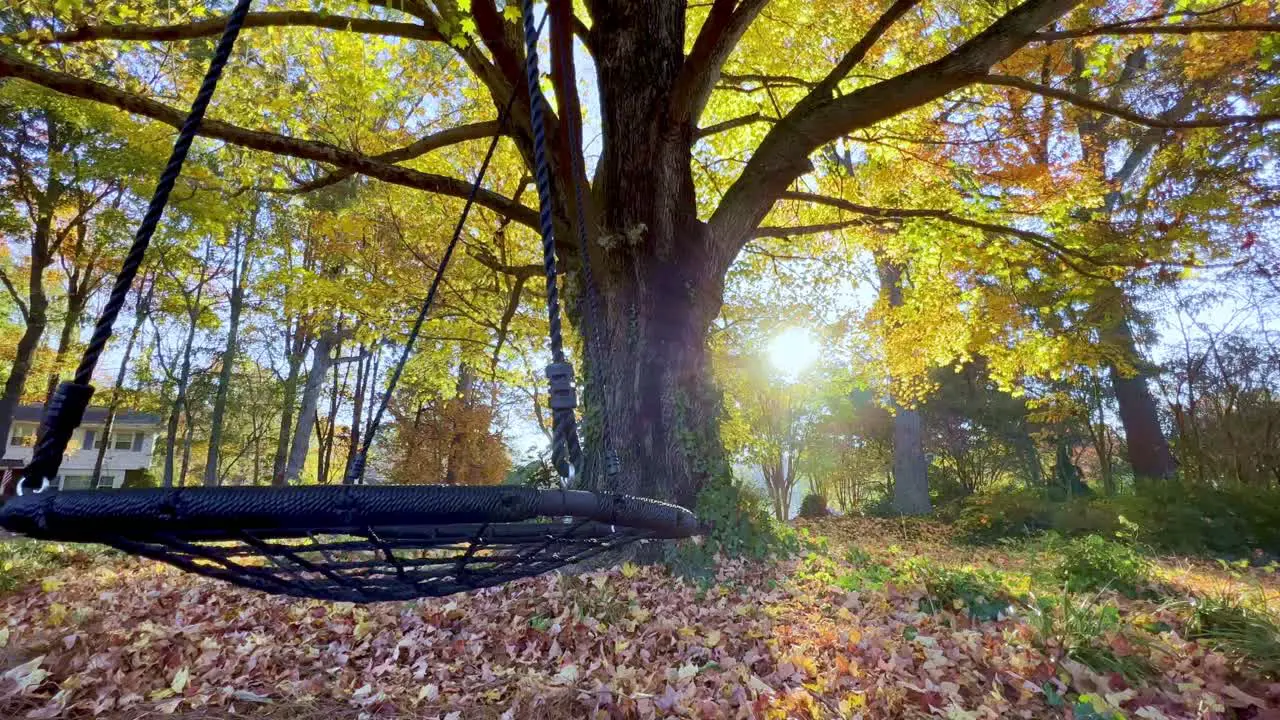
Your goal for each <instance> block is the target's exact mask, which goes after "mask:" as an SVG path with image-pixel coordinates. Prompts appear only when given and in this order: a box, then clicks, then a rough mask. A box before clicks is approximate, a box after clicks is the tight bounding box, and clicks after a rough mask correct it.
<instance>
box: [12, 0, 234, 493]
mask: <svg viewBox="0 0 1280 720" xmlns="http://www.w3.org/2000/svg"><path fill="white" fill-rule="evenodd" d="M251 2H252V0H239V2H237V3H236V6H235V8H233V9H232V11H231V15H230V16H229V17H228V18H227V26H226V28H225V29H224V30H223V31H222V37H221V38H219V39H218V45H217V47H216V48H215V49H214V51H213V59H212V60H211V61H210V62H209V69H208V70H207V71H206V72H205V75H204V80H203V81H202V82H201V83H200V90H199V92H197V93H196V97H195V100H194V101H193V102H192V103H191V111H190V112H189V113H188V114H187V118H186V120H184V121H183V122H182V127H181V128H179V130H178V137H177V139H176V140H174V143H173V151H172V152H171V153H170V154H169V161H168V163H166V164H165V167H164V172H163V173H161V174H160V179H159V181H158V182H157V183H156V189H155V192H154V193H152V195H151V202H150V204H149V205H148V206H147V213H146V215H144V216H143V218H142V224H140V225H139V226H138V232H137V234H135V235H134V238H133V244H132V245H131V246H130V247H129V254H128V255H126V256H125V260H124V264H123V265H122V266H121V268H120V274H119V275H117V276H116V282H115V285H114V286H113V287H112V288H111V295H110V296H109V297H108V298H107V303H106V305H104V306H103V308H102V314H101V315H99V316H98V321H97V323H96V324H95V325H94V328H93V336H92V337H91V338H90V339H89V344H88V346H87V347H86V348H85V350H84V355H82V356H81V358H80V366H79V367H77V368H76V373H75V376H74V380H72V381H70V382H63V383H61V384H60V385H59V386H58V389H57V390H56V391H55V392H54V394H53V397H52V398H50V400H49V406H48V407H47V408H45V415H44V418H43V420H41V423H40V424H41V427H40V439H39V441H38V442H37V443H36V446H35V448H34V449H33V450H32V455H31V462H30V463H28V464H27V467H26V468H25V469H24V470H23V481H25V482H32V483H36V484H38V486H41V487H43V486H46V485H47V484H48V482H49V480H51V479H52V478H53V477H55V476H56V475H57V474H58V467H59V465H61V464H62V455H63V453H65V452H66V450H67V445H68V444H69V443H70V442H71V434H72V433H74V432H75V429H76V428H77V427H79V426H80V422H81V420H83V419H84V413H85V410H86V409H88V407H89V400H90V398H92V397H93V386H92V385H90V384H89V383H90V382H91V381H92V380H93V371H94V369H95V368H96V367H97V366H98V360H99V358H101V357H102V351H103V350H104V349H105V348H106V346H107V341H108V340H110V339H111V332H112V327H113V326H114V325H115V323H116V317H117V316H118V315H119V314H120V310H121V309H122V308H123V307H124V304H125V299H126V298H127V296H128V295H129V289H130V288H131V287H132V286H133V280H134V278H135V277H137V275H138V269H139V268H140V267H142V261H143V259H144V258H145V257H146V254H147V248H148V247H149V246H150V245H151V238H152V236H153V235H155V232H156V227H157V226H158V225H159V224H160V218H161V216H163V215H164V209H165V207H166V206H167V205H168V204H169V195H170V194H171V193H172V192H173V186H174V184H175V183H177V181H178V176H179V175H181V174H182V166H183V164H184V163H185V162H186V160H187V153H188V152H189V151H190V150H191V143H192V141H194V140H195V137H196V133H197V132H199V130H200V124H201V122H203V121H204V114H205V111H206V110H208V109H209V102H210V101H211V100H212V99H213V93H214V91H215V90H217V89H218V81H219V80H220V79H221V78H222V71H223V69H224V68H225V67H226V65H227V60H228V59H230V57H231V49H232V48H233V47H234V46H235V43H236V38H237V37H238V36H239V35H240V28H241V27H242V26H243V25H244V19H245V17H246V16H247V15H248V14H249V5H250V3H251ZM20 487H21V486H20Z"/></svg>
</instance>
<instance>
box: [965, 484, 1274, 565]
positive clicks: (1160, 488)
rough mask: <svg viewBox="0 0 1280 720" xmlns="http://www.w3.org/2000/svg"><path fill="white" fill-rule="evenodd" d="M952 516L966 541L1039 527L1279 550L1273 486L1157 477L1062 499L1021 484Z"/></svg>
mask: <svg viewBox="0 0 1280 720" xmlns="http://www.w3.org/2000/svg"><path fill="white" fill-rule="evenodd" d="M955 522H956V528H957V530H959V534H960V536H961V537H963V538H965V539H967V540H969V541H971V542H994V541H996V540H1000V539H1002V538H1021V537H1027V536H1029V535H1036V534H1039V533H1041V532H1043V531H1045V530H1057V531H1058V532H1060V533H1062V534H1063V535H1065V536H1067V537H1079V536H1084V535H1090V534H1097V535H1102V536H1105V537H1115V536H1117V535H1120V534H1127V533H1132V534H1133V535H1134V537H1135V538H1136V539H1137V540H1139V541H1141V542H1142V543H1143V544H1144V545H1148V546H1150V547H1152V548H1155V549H1158V550H1162V551H1167V552H1174V553H1182V554H1200V553H1208V554H1212V555H1220V556H1228V557H1246V556H1252V557H1260V558H1261V559H1264V560H1266V559H1270V558H1272V557H1275V556H1280V491H1278V490H1267V489H1254V488H1212V487H1207V486H1203V485H1193V484H1187V483H1160V484H1154V485H1148V486H1145V487H1143V488H1142V490H1141V492H1139V493H1136V494H1133V495H1124V496H1119V497H1110V498H1089V499H1085V498H1076V499H1074V500H1068V501H1065V502H1055V501H1052V500H1049V499H1047V498H1046V497H1044V496H1043V495H1042V494H1041V493H1039V492H1035V491H1030V490H1022V491H1018V492H1010V493H993V494H988V495H976V496H973V497H971V498H969V499H968V500H966V501H964V505H963V507H962V508H961V510H960V512H959V515H958V517H957V519H956V521H955ZM1135 526H1136V527H1135ZM1260 550H1261V551H1263V553H1262V555H1259V554H1258V551H1260Z"/></svg>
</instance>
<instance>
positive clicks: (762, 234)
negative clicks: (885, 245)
mask: <svg viewBox="0 0 1280 720" xmlns="http://www.w3.org/2000/svg"><path fill="white" fill-rule="evenodd" d="M876 222H877V221H876V220H868V219H865V218H860V219H858V220H841V221H839V222H829V223H818V224H815V225H793V226H788V227H778V226H771V225H762V226H760V227H758V228H756V232H755V235H754V237H756V238H781V239H784V240H785V239H786V238H789V237H794V236H796V235H817V234H820V233H828V232H835V231H837V230H844V229H845V228H851V227H862V226H865V225H874V224H875V223H876Z"/></svg>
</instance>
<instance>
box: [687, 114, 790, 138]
mask: <svg viewBox="0 0 1280 720" xmlns="http://www.w3.org/2000/svg"><path fill="white" fill-rule="evenodd" d="M758 122H775V120H774V119H773V118H770V117H765V116H764V115H762V114H761V113H758V112H753V113H750V114H749V115H743V116H742V117H737V118H733V119H732V120H725V121H724V122H718V123H716V124H714V125H708V126H707V127H704V128H698V132H697V133H696V135H695V137H697V138H698V139H699V140H701V139H702V138H705V137H710V136H712V135H715V134H717V133H722V132H726V131H729V130H732V129H734V128H739V127H742V126H743V125H750V124H752V123H758Z"/></svg>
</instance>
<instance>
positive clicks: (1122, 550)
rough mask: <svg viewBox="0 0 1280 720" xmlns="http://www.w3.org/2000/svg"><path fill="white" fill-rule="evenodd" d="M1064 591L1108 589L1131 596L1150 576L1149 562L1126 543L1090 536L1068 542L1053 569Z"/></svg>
mask: <svg viewBox="0 0 1280 720" xmlns="http://www.w3.org/2000/svg"><path fill="white" fill-rule="evenodd" d="M1055 574H1056V575H1057V578H1058V580H1060V581H1062V582H1064V583H1066V587H1067V590H1069V591H1072V592H1081V591H1086V590H1103V589H1111V590H1115V591H1117V592H1120V593H1124V594H1125V595H1129V596H1133V595H1136V594H1137V593H1138V589H1139V588H1140V587H1141V586H1142V585H1143V584H1145V583H1146V581H1147V579H1148V578H1149V577H1150V575H1151V562H1150V561H1149V560H1147V559H1146V558H1145V557H1143V556H1142V555H1140V554H1138V551H1137V550H1134V549H1133V548H1132V547H1131V546H1129V545H1124V544H1121V543H1117V542H1112V541H1110V540H1107V539H1105V538H1102V537H1099V536H1097V535H1090V536H1088V537H1084V538H1078V539H1075V540H1072V541H1070V542H1068V543H1067V544H1066V545H1065V546H1064V547H1063V549H1062V559H1061V560H1060V561H1059V562H1058V565H1057V567H1056V568H1055Z"/></svg>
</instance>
